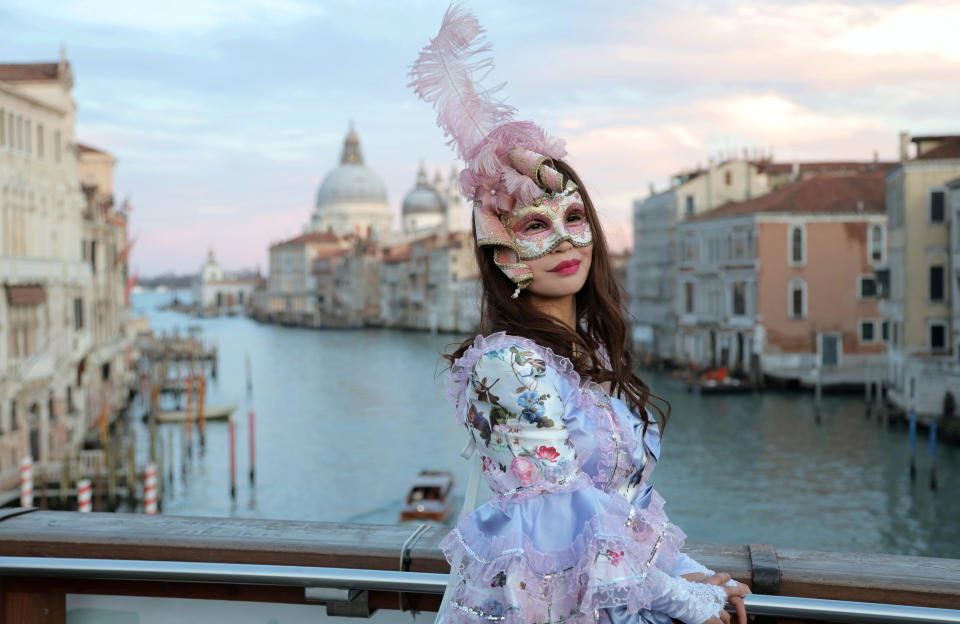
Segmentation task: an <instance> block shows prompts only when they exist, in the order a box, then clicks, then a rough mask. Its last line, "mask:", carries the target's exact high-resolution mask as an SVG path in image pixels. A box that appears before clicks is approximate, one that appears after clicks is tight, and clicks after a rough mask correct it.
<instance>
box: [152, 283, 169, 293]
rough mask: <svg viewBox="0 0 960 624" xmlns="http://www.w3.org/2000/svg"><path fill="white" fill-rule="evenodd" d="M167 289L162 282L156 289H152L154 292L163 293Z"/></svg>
mask: <svg viewBox="0 0 960 624" xmlns="http://www.w3.org/2000/svg"><path fill="white" fill-rule="evenodd" d="M167 290H168V289H167V287H166V286H164V285H163V284H160V285H159V286H157V287H156V289H154V292H158V293H165V292H167Z"/></svg>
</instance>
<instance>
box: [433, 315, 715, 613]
mask: <svg viewBox="0 0 960 624" xmlns="http://www.w3.org/2000/svg"><path fill="white" fill-rule="evenodd" d="M447 390H448V394H449V396H450V398H451V399H452V400H453V401H454V403H455V405H456V410H457V411H456V414H457V418H458V420H459V421H460V422H461V423H462V424H464V425H465V426H466V427H467V429H468V431H469V432H470V435H472V436H473V438H474V440H475V442H476V444H477V450H478V452H479V453H480V461H481V463H482V470H483V475H484V478H485V480H486V482H487V484H488V485H489V486H490V489H491V492H492V496H491V499H490V502H489V503H488V504H485V505H482V506H480V507H479V508H477V509H476V510H474V511H472V512H471V513H465V514H463V515H462V516H461V518H460V520H459V522H458V524H457V526H456V528H454V529H453V531H451V532H450V534H449V535H448V536H447V537H446V538H445V539H444V541H443V542H442V544H441V548H443V550H444V553H445V555H446V557H447V559H448V561H450V564H451V566H452V567H453V569H454V570H456V571H457V575H458V576H457V582H456V586H455V587H454V588H453V594H452V599H451V602H450V606H449V608H448V609H447V610H446V612H445V613H443V614H441V615H440V618H439V621H443V622H509V623H512V622H516V623H519V622H524V623H529V622H558V623H559V622H577V623H579V622H597V621H611V622H616V623H617V624H623V623H626V622H658V623H659V622H669V620H670V617H676V618H678V619H681V620H683V621H685V622H689V623H691V624H700V623H701V622H704V621H705V620H707V619H709V618H710V617H712V616H714V615H716V614H717V613H718V612H719V611H720V609H721V608H722V607H723V604H724V602H725V593H724V591H723V589H722V588H718V587H714V586H708V585H703V584H699V583H690V582H687V581H685V580H684V579H681V578H678V577H677V574H679V573H683V572H677V571H676V569H675V568H683V567H686V568H688V569H687V570H686V571H691V570H690V569H689V568H691V567H694V566H696V565H697V564H695V563H693V562H692V560H689V558H686V557H684V556H682V555H680V553H679V549H680V547H681V545H682V543H683V539H684V537H685V536H684V534H683V532H682V531H681V530H680V529H679V528H677V527H675V526H673V525H672V524H670V522H669V521H668V519H667V517H666V515H665V514H664V512H663V499H662V498H660V496H659V494H657V493H656V492H655V491H654V490H653V489H652V488H651V487H650V486H649V484H647V479H648V477H649V475H650V472H651V471H652V470H653V467H654V466H655V464H656V459H657V456H658V455H659V437H658V434H657V430H656V427H655V426H648V427H647V428H646V433H644V427H643V421H642V419H640V418H638V417H637V416H635V415H633V414H632V413H631V412H630V411H629V409H628V408H627V406H626V405H625V404H624V403H623V402H622V401H620V400H618V399H616V398H612V397H610V396H609V395H608V394H607V393H606V392H604V390H603V389H602V388H601V387H600V386H598V385H597V384H595V383H592V382H590V381H589V380H582V379H581V378H580V377H579V375H578V374H577V373H576V371H574V370H573V366H572V364H571V363H570V361H569V360H567V359H566V358H563V357H560V356H557V355H555V354H554V353H553V352H552V351H551V350H550V349H547V348H545V347H541V346H539V345H537V344H535V343H533V342H532V341H529V340H526V339H523V338H518V337H513V336H508V335H506V334H503V333H500V334H494V335H491V336H489V337H486V338H484V337H478V338H477V340H476V341H475V343H474V346H473V347H471V348H470V349H468V350H467V352H466V353H465V354H464V355H463V357H462V358H460V360H458V361H457V362H455V363H454V365H453V366H452V367H451V371H450V377H449V379H448V382H447ZM691 564H692V565H691Z"/></svg>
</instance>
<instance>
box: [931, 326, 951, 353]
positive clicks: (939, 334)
mask: <svg viewBox="0 0 960 624" xmlns="http://www.w3.org/2000/svg"><path fill="white" fill-rule="evenodd" d="M946 348H947V322H946V321H930V350H931V351H945V350H946Z"/></svg>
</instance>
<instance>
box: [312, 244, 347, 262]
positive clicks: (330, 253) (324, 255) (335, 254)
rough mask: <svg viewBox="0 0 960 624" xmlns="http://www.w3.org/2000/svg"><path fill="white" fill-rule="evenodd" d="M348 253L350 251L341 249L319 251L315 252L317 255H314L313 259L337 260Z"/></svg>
mask: <svg viewBox="0 0 960 624" xmlns="http://www.w3.org/2000/svg"><path fill="white" fill-rule="evenodd" d="M348 253H350V250H349V249H344V248H342V247H335V248H333V249H319V250H317V255H315V256H314V257H313V259H314V260H324V259H328V258H339V257H340V256H345V255H347V254H348Z"/></svg>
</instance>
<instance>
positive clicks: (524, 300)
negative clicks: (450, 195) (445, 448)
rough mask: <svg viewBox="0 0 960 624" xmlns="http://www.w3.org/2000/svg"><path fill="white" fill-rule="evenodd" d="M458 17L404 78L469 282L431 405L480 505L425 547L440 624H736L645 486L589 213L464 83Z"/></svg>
mask: <svg viewBox="0 0 960 624" xmlns="http://www.w3.org/2000/svg"><path fill="white" fill-rule="evenodd" d="M481 34H482V29H481V28H480V26H479V24H478V23H477V21H476V19H475V18H474V17H473V16H472V15H470V14H468V13H467V12H466V11H464V10H463V9H462V8H461V7H460V6H457V5H451V7H450V9H448V11H447V14H446V15H445V17H444V22H443V25H442V27H441V30H440V33H439V34H438V35H437V36H436V37H435V38H434V39H433V40H432V41H431V43H430V44H429V45H428V46H427V47H426V48H425V49H424V51H423V52H422V53H421V55H420V57H419V59H418V60H417V62H416V63H415V64H414V66H413V69H412V71H411V75H412V77H413V82H412V83H411V84H412V86H413V87H414V89H415V91H416V92H417V93H418V95H420V96H421V97H422V98H423V99H425V100H427V101H429V102H432V103H434V104H435V105H436V106H437V108H438V111H439V112H440V125H441V126H442V127H443V128H444V130H445V131H446V132H447V134H448V135H450V136H451V140H452V142H453V143H454V144H455V145H456V147H457V148H458V150H459V152H460V155H461V157H462V158H463V159H464V160H465V161H466V163H467V168H466V169H465V170H464V171H463V172H462V173H461V175H460V183H461V188H462V190H463V191H464V195H465V196H466V197H470V198H472V199H473V209H474V231H475V235H476V237H477V260H478V262H479V266H480V274H481V278H482V284H483V309H482V320H481V335H480V336H478V337H477V338H476V339H475V340H473V341H468V342H466V343H464V344H463V345H462V346H461V347H460V348H459V349H458V350H457V351H456V352H455V353H454V354H453V355H452V356H450V359H451V361H452V365H451V369H450V377H449V379H448V393H449V395H450V398H451V400H452V401H453V402H454V404H455V405H456V415H457V419H458V421H459V422H460V423H462V424H464V425H465V426H466V427H467V430H468V432H469V435H470V441H471V444H473V445H475V448H476V451H477V452H478V453H479V455H480V462H481V465H482V471H483V476H484V478H485V480H486V482H487V484H488V485H489V486H490V489H491V491H492V496H491V499H490V501H489V502H488V503H486V504H485V505H482V506H481V507H479V508H477V509H476V510H473V511H472V512H471V513H464V514H463V515H462V516H461V518H460V520H459V522H458V524H457V526H456V528H454V530H453V531H451V533H450V534H449V535H448V536H447V537H446V539H445V540H444V541H443V543H442V544H441V547H442V548H443V551H444V553H445V555H446V557H447V559H448V560H449V561H450V564H451V569H452V572H453V575H452V576H453V578H452V582H451V585H450V587H449V588H448V596H446V597H445V600H444V607H442V608H441V612H440V614H439V615H438V621H442V622H510V623H520V622H524V623H527V622H570V623H579V622H616V623H618V624H625V623H628V622H629V623H637V622H646V623H666V622H670V619H671V618H677V619H679V620H681V621H683V622H687V623H689V624H702V623H704V622H708V623H710V624H717V623H719V622H729V616H728V615H727V614H726V613H725V612H724V611H723V607H724V604H725V603H726V602H727V601H729V602H730V603H731V604H732V605H734V606H735V607H736V609H737V611H738V617H739V619H740V621H741V622H744V621H745V619H746V618H745V614H744V610H743V601H742V598H743V596H744V595H745V594H746V593H749V589H748V588H747V587H746V586H745V585H742V584H739V583H736V582H733V581H730V577H729V575H726V574H715V573H713V572H712V571H710V570H707V569H706V568H704V567H703V566H700V565H699V564H697V563H696V562H694V561H693V560H692V559H690V558H689V557H686V556H685V555H683V554H681V553H680V552H679V548H680V546H681V545H682V543H683V539H684V534H683V532H682V531H680V529H678V528H677V527H674V526H673V525H671V524H670V523H669V522H668V521H667V518H666V516H665V514H664V512H663V499H662V498H660V496H659V495H658V494H657V493H656V492H655V491H654V490H653V489H652V487H651V486H650V485H648V483H647V481H648V479H649V476H650V472H651V471H652V470H653V467H654V465H655V464H656V460H657V458H658V456H659V448H660V431H661V430H662V425H663V424H665V421H666V417H665V416H663V418H662V420H663V423H660V424H658V423H657V421H656V420H655V419H654V418H653V417H652V416H651V412H650V411H649V410H648V409H647V406H648V399H649V397H650V393H649V390H648V389H647V387H646V386H645V385H644V384H643V382H642V381H641V380H640V379H639V378H638V377H637V376H636V375H635V374H634V373H633V371H632V363H631V358H630V354H629V352H628V351H627V350H626V349H625V340H626V323H625V321H624V314H623V309H622V305H621V300H620V295H619V292H618V287H617V285H616V282H615V281H614V279H613V274H612V269H611V266H610V261H609V254H608V252H607V248H606V242H605V240H604V237H603V232H602V230H601V228H600V224H599V221H598V219H597V215H596V211H595V210H594V207H593V204H592V202H591V201H590V197H589V195H588V194H587V192H586V189H585V188H584V186H583V184H582V183H581V181H580V179H579V178H578V177H577V175H576V174H575V173H574V172H573V170H572V169H571V168H570V167H568V166H567V165H566V164H565V163H564V162H563V160H562V159H563V157H564V156H565V155H566V152H565V150H564V149H563V144H562V143H561V142H559V141H556V140H554V139H551V138H550V137H548V136H547V135H546V134H545V133H544V132H543V131H542V130H541V129H540V128H539V127H537V126H536V125H534V124H533V123H531V122H518V121H514V119H513V115H514V111H513V109H512V108H510V107H508V106H505V105H504V104H503V103H502V102H499V101H497V100H495V99H494V98H493V96H492V95H491V92H490V91H489V90H484V89H483V88H482V87H481V86H480V85H478V84H477V82H476V81H475V80H474V73H475V72H476V71H488V70H489V69H490V67H491V62H490V61H489V59H483V58H480V59H477V56H478V55H480V54H482V53H483V52H484V51H485V50H486V47H485V45H484V43H483V42H482V41H481V40H480V36H481Z"/></svg>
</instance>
